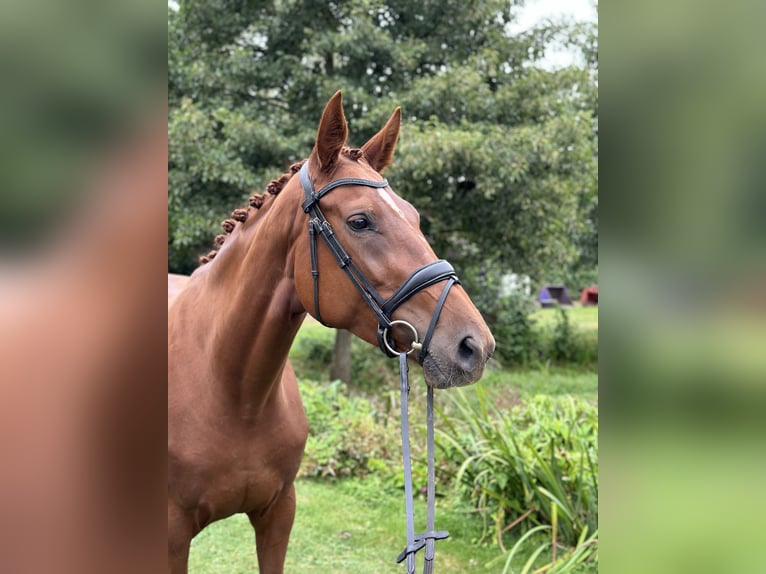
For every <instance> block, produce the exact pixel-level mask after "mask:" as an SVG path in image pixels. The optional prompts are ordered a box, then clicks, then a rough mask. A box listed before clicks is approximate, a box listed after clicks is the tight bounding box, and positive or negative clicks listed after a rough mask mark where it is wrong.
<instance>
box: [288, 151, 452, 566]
mask: <svg viewBox="0 0 766 574" xmlns="http://www.w3.org/2000/svg"><path fill="white" fill-rule="evenodd" d="M308 163H309V162H306V163H304V164H303V166H302V167H301V170H300V178H301V186H302V187H303V194H304V196H305V201H304V202H303V205H302V207H303V211H304V212H305V213H306V214H308V216H309V245H310V250H311V252H310V255H311V275H312V277H313V282H314V314H315V316H316V318H317V320H318V321H319V322H321V323H322V324H324V322H323V321H322V318H321V315H320V313H319V260H318V258H317V252H316V237H317V235H319V236H320V237H322V239H323V240H324V242H325V244H326V245H327V247H328V248H329V250H330V252H331V253H332V254H333V256H334V257H335V260H336V261H337V262H338V265H340V268H341V269H343V271H345V272H346V275H348V277H349V279H350V280H351V282H352V283H353V284H354V286H355V287H356V288H357V290H358V291H359V293H360V294H361V295H362V298H363V299H364V300H365V301H366V302H367V305H369V307H370V309H372V311H373V313H375V316H376V317H377V318H378V346H379V347H380V350H381V351H383V353H385V354H386V355H388V356H389V357H396V356H398V357H399V379H400V391H401V414H402V421H401V425H402V457H403V462H404V497H405V498H404V500H405V513H406V523H407V546H406V547H405V549H404V550H403V551H402V552H401V553H400V554H399V556H398V557H397V559H396V561H397V562H402V561H404V560H405V559H406V560H407V574H415V555H416V553H417V552H418V551H419V550H421V549H422V548H425V549H426V552H425V562H424V567H423V572H424V574H432V573H433V560H434V544H435V542H436V540H441V539H444V538H447V537H448V536H449V533H448V532H447V531H444V530H438V531H437V530H434V507H435V498H436V494H435V491H436V487H435V482H436V479H435V471H434V457H435V454H434V450H435V449H434V422H433V418H434V417H433V392H434V391H433V387H431V386H430V385H428V386H427V389H428V390H427V405H426V408H427V449H428V453H427V454H428V485H427V494H426V504H427V518H426V531H425V532H423V533H421V534H415V509H414V501H413V493H412V461H411V458H410V438H409V405H408V397H409V391H410V384H409V377H408V373H409V367H408V364H407V355H409V354H410V353H411V352H412V351H415V350H417V351H418V362H419V363H420V364H422V363H423V361H424V360H425V358H426V355H427V354H428V346H429V344H430V343H431V338H432V337H433V333H434V330H435V329H436V324H437V323H438V321H439V315H440V314H441V311H442V308H443V307H444V303H445V301H446V300H447V295H449V291H450V289H451V288H452V286H453V285H455V284H456V283H460V280H459V279H458V277H457V274H456V273H455V269H454V268H453V267H452V265H450V263H448V262H447V261H445V260H443V259H438V260H436V261H433V262H431V263H428V264H426V265H423V266H422V267H420V268H418V269H416V270H415V271H413V272H412V274H410V276H409V277H408V278H407V279H406V280H405V281H404V283H402V284H401V285H400V286H399V288H398V289H397V290H396V291H394V293H393V295H391V297H389V298H388V299H385V300H384V299H383V297H381V295H380V294H379V293H378V292H377V290H376V289H375V287H373V285H372V284H371V283H370V282H369V281H368V280H367V279H366V278H365V277H364V275H363V274H362V272H361V271H360V270H359V268H358V267H357V266H356V264H354V262H353V261H352V260H351V256H350V255H349V254H348V252H346V250H345V249H343V246H342V245H341V244H340V241H338V238H337V237H336V236H335V233H334V231H333V229H332V226H331V225H330V223H329V222H328V221H327V218H325V216H324V213H322V210H321V209H320V207H319V200H320V199H321V198H322V197H324V196H325V195H327V194H328V193H329V192H330V191H332V190H333V189H335V188H336V187H340V186H342V185H360V186H364V187H372V188H378V189H380V188H384V187H387V186H388V181H387V180H385V179H383V180H381V181H372V180H368V179H358V178H354V177H345V178H340V179H336V180H333V181H331V182H330V183H328V184H327V185H325V186H324V187H322V188H321V189H320V190H319V191H314V184H313V183H312V181H311V178H310V176H309V171H308ZM442 281H445V284H444V288H443V289H442V292H441V295H440V296H439V299H438V301H437V303H436V308H435V309H434V313H433V315H432V317H431V322H430V323H429V325H428V330H427V331H426V335H425V337H424V338H423V340H422V342H421V341H420V340H419V338H418V332H417V329H415V327H414V326H412V325H411V324H410V323H408V322H407V321H403V320H400V319H397V320H394V319H392V315H393V313H394V311H396V309H397V308H398V307H399V306H400V305H402V304H403V303H404V302H405V301H407V300H408V299H410V298H411V297H412V296H413V295H415V294H417V293H418V292H420V291H422V290H423V289H426V288H428V287H430V286H431V285H435V284H436V283H440V282H442ZM396 325H401V326H403V327H406V328H408V329H409V330H410V331H411V332H412V335H413V341H412V342H411V344H410V348H409V349H408V350H406V351H399V350H397V349H396V343H395V342H394V341H393V335H392V332H391V331H392V330H393V327H394V326H396Z"/></svg>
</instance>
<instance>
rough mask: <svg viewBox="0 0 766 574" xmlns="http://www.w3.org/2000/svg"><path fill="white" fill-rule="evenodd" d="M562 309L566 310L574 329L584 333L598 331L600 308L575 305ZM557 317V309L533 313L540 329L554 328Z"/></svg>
mask: <svg viewBox="0 0 766 574" xmlns="http://www.w3.org/2000/svg"><path fill="white" fill-rule="evenodd" d="M562 309H564V312H565V313H566V314H567V316H568V317H569V322H570V324H571V325H572V326H573V327H575V328H577V329H581V330H583V331H595V330H598V307H592V306H588V307H581V306H579V305H575V306H573V307H562ZM557 317H558V308H557V307H550V308H548V309H538V310H537V311H535V312H534V313H532V318H533V319H534V321H535V323H536V325H537V326H538V327H553V326H554V325H555V324H556V321H557Z"/></svg>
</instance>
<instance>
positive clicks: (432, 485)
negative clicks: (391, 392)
mask: <svg viewBox="0 0 766 574" xmlns="http://www.w3.org/2000/svg"><path fill="white" fill-rule="evenodd" d="M408 372H409V367H408V365H407V353H400V354H399V381H400V390H401V410H402V458H403V461H404V505H405V513H406V520H407V546H406V547H405V548H404V550H402V552H401V554H399V556H398V557H397V558H396V561H397V563H400V562H402V561H403V560H404V559H405V558H406V559H407V574H415V554H416V553H417V552H418V550H421V549H422V548H425V549H426V554H425V561H424V563H423V573H424V574H432V573H433V571H434V550H435V548H434V545H435V542H436V541H437V540H442V539H444V538H447V537H448V536H449V532H447V531H446V530H438V531H437V530H434V508H435V506H436V478H435V474H434V389H433V387H431V386H428V395H427V403H426V404H427V407H426V408H427V410H426V421H427V422H426V426H427V437H428V438H427V441H428V443H427V444H428V447H427V448H428V486H427V487H426V507H427V516H426V531H425V532H423V533H422V534H415V506H414V501H413V494H412V459H411V456H410V434H409V405H408V400H407V399H408V397H409V393H410V383H409V380H408V376H407V374H408Z"/></svg>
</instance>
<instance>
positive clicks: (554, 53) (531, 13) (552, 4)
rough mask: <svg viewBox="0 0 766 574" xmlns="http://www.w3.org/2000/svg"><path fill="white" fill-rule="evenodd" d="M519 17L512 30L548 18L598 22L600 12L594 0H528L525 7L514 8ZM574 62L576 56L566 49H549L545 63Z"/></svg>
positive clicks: (515, 30)
mask: <svg viewBox="0 0 766 574" xmlns="http://www.w3.org/2000/svg"><path fill="white" fill-rule="evenodd" d="M513 10H514V11H515V12H516V13H517V14H518V18H517V20H516V22H514V24H513V25H512V26H510V30H511V32H520V31H523V30H527V29H529V28H531V27H533V26H535V25H536V24H538V23H540V22H541V21H543V20H546V19H554V20H557V19H560V18H562V17H563V18H568V19H572V20H575V21H582V22H597V21H598V13H597V10H596V6H595V2H594V0H527V1H526V2H525V5H524V6H523V7H516V8H514V9H513ZM573 62H574V56H573V55H572V54H571V53H568V52H567V51H565V50H549V53H548V54H546V57H545V58H544V60H543V64H544V65H547V66H550V67H560V66H566V65H569V64H571V63H573Z"/></svg>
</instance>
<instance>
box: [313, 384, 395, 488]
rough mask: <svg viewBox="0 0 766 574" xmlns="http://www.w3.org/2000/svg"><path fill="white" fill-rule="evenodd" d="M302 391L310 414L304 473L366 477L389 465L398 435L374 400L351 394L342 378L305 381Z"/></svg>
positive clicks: (320, 475) (323, 475)
mask: <svg viewBox="0 0 766 574" xmlns="http://www.w3.org/2000/svg"><path fill="white" fill-rule="evenodd" d="M300 390H301V396H302V397H303V403H304V407H305V409H306V413H307V415H308V417H309V437H308V440H307V442H306V451H305V455H304V459H303V464H302V466H301V474H302V475H303V476H317V477H351V476H356V477H362V476H366V475H367V474H369V473H370V471H372V470H381V469H383V468H386V467H388V466H389V463H388V461H390V460H391V459H393V458H394V457H395V449H396V445H397V444H398V443H397V441H396V434H395V432H394V431H393V430H389V428H388V426H387V425H385V424H381V423H382V421H380V420H379V416H378V413H377V412H376V409H375V407H374V406H373V404H372V403H370V401H368V400H366V399H364V398H362V397H351V396H348V395H347V393H346V388H345V386H344V385H343V383H341V382H340V381H334V382H332V383H330V384H328V385H319V384H316V383H310V382H307V381H301V382H300ZM394 428H395V427H394ZM392 449H394V452H392Z"/></svg>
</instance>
